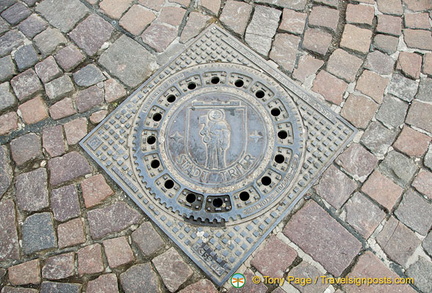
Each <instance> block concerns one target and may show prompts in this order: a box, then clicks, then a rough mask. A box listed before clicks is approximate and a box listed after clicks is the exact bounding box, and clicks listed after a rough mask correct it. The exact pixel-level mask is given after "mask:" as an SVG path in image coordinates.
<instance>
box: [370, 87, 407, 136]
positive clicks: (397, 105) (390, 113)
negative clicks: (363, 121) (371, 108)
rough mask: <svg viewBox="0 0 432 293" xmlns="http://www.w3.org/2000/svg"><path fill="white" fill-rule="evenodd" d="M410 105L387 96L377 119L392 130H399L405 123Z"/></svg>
mask: <svg viewBox="0 0 432 293" xmlns="http://www.w3.org/2000/svg"><path fill="white" fill-rule="evenodd" d="M407 110H408V104H406V103H404V102H403V101H401V100H399V99H398V98H395V97H392V96H389V95H387V96H385V97H384V101H383V103H382V104H381V107H380V108H379V110H378V112H377V114H376V116H375V117H376V119H378V120H379V121H381V122H382V123H384V125H386V126H388V127H390V128H397V127H399V126H400V125H401V124H403V123H404V121H405V115H406V112H407Z"/></svg>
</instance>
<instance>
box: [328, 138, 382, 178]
mask: <svg viewBox="0 0 432 293" xmlns="http://www.w3.org/2000/svg"><path fill="white" fill-rule="evenodd" d="M377 162H378V160H377V158H376V157H375V156H374V155H372V154H371V153H369V152H368V151H367V150H366V149H365V148H364V147H363V146H361V145H360V144H352V145H351V146H350V147H349V148H348V149H346V150H345V151H344V152H343V153H342V154H341V155H339V157H338V158H337V159H336V163H337V164H339V165H340V166H342V167H343V168H344V169H345V170H346V171H347V172H348V173H350V174H352V175H357V176H359V177H364V176H367V175H369V174H370V173H371V172H372V171H373V170H374V169H375V167H376V165H377Z"/></svg>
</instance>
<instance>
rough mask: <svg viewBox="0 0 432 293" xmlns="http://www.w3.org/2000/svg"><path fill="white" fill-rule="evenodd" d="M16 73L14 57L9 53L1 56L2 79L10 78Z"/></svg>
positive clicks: (0, 71)
mask: <svg viewBox="0 0 432 293" xmlns="http://www.w3.org/2000/svg"><path fill="white" fill-rule="evenodd" d="M15 73H16V70H15V64H14V63H13V61H12V58H11V57H10V56H9V55H8V56H5V57H3V58H0V81H5V80H8V79H9V78H11V77H12V76H13V75H14V74H15Z"/></svg>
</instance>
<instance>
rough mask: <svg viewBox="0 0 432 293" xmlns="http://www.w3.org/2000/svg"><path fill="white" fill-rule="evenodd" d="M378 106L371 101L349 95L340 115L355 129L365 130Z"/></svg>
mask: <svg viewBox="0 0 432 293" xmlns="http://www.w3.org/2000/svg"><path fill="white" fill-rule="evenodd" d="M377 109H378V105H377V104H376V103H375V102H374V101H372V100H371V99H369V98H367V97H364V96H360V95H355V94H351V95H350V96H349V97H348V99H347V101H346V102H345V105H344V107H343V109H342V112H341V115H342V116H343V117H344V118H345V119H347V120H348V121H350V122H351V123H352V124H353V125H354V126H356V127H357V128H363V129H364V128H366V127H367V125H368V124H369V122H370V121H371V120H372V117H373V116H374V115H375V112H376V110H377Z"/></svg>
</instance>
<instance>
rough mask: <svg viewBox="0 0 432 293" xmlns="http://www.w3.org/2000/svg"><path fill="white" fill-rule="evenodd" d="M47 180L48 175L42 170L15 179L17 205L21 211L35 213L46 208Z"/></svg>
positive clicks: (47, 201) (47, 203)
mask: <svg viewBox="0 0 432 293" xmlns="http://www.w3.org/2000/svg"><path fill="white" fill-rule="evenodd" d="M47 179H48V175H47V172H46V170H45V169H44V168H39V169H36V170H34V171H31V172H28V173H23V174H20V175H18V176H17V177H16V183H15V187H16V198H17V205H18V207H19V208H20V209H21V210H23V211H28V212H36V211H39V210H42V209H44V208H46V207H48V205H49V200H48V189H47Z"/></svg>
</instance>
